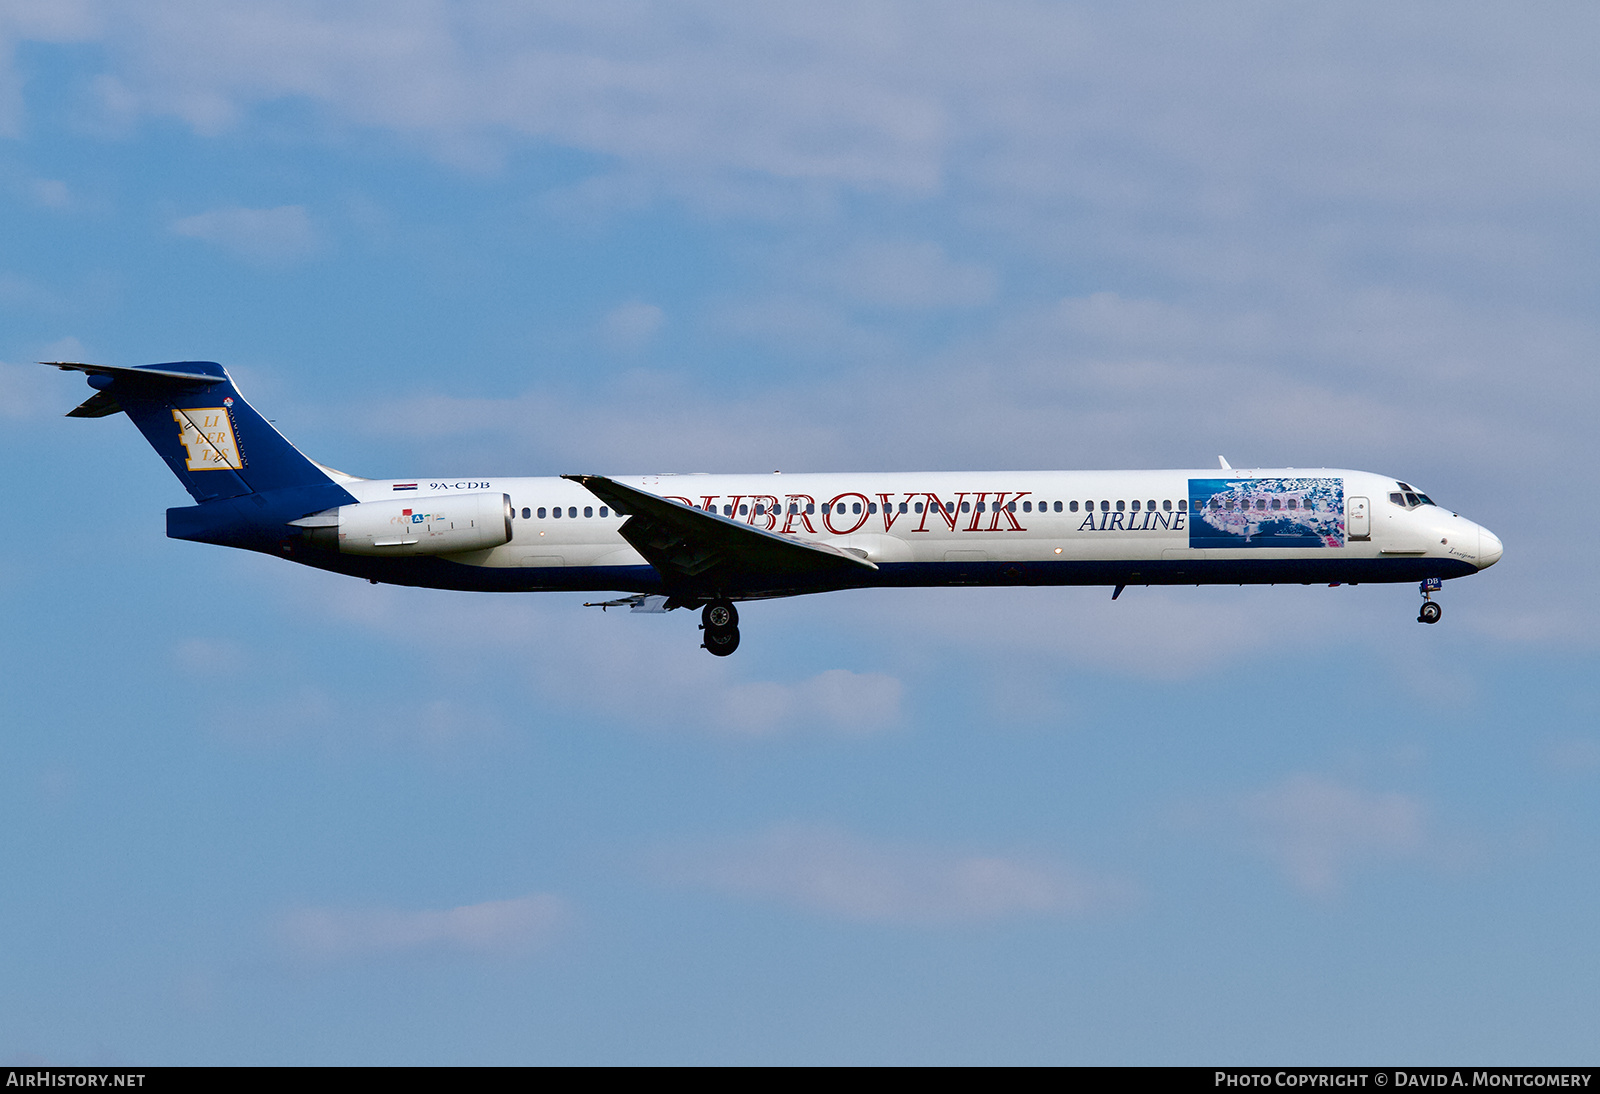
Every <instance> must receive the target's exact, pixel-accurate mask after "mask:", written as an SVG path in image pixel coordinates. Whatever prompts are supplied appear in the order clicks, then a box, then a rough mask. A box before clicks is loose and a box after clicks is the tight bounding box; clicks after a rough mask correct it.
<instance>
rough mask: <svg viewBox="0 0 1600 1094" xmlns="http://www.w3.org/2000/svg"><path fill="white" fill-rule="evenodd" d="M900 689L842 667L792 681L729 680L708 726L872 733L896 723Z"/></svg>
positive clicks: (756, 731)
mask: <svg viewBox="0 0 1600 1094" xmlns="http://www.w3.org/2000/svg"><path fill="white" fill-rule="evenodd" d="M902 691H903V689H902V687H901V685H900V681H899V680H898V679H896V678H895V677H893V676H886V675H884V674H882V673H874V672H850V671H849V670H847V669H829V670H827V671H826V672H822V673H819V674H818V675H816V676H813V677H811V678H810V679H807V680H801V681H799V682H797V683H793V684H781V683H775V682H773V681H757V682H750V683H742V684H732V685H730V686H727V687H725V688H722V689H720V694H719V695H718V701H717V704H716V706H715V707H714V708H713V710H714V712H715V713H714V715H713V725H715V726H716V727H717V728H719V729H723V730H726V731H729V732H732V733H735V734H750V735H754V736H764V735H768V734H773V733H780V732H785V731H787V732H807V731H816V730H821V731H823V732H825V733H840V734H845V735H855V734H862V733H873V732H878V731H881V730H884V729H887V728H889V727H892V726H894V725H895V724H897V723H898V722H899V721H900V716H901V715H900V701H901V693H902Z"/></svg>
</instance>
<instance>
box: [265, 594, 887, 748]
mask: <svg viewBox="0 0 1600 1094" xmlns="http://www.w3.org/2000/svg"><path fill="white" fill-rule="evenodd" d="M271 580H272V582H273V585H274V587H277V588H279V589H281V588H282V586H283V582H284V581H285V580H288V581H289V582H291V583H292V586H293V589H294V591H293V593H292V603H293V605H294V608H293V610H294V611H295V612H297V613H309V615H310V616H312V617H315V618H318V619H322V620H324V621H326V622H327V623H328V624H329V625H335V626H338V625H343V626H356V627H359V628H361V629H363V630H365V631H368V632H370V633H371V634H373V635H375V636H378V637H381V638H385V639H388V640H394V641H399V642H401V643H404V644H407V645H410V646H412V647H414V648H415V649H417V650H420V651H425V652H426V653H427V655H428V656H427V658H426V660H427V664H428V665H429V668H430V672H431V674H432V676H431V678H430V679H429V680H427V681H418V682H417V685H416V688H415V689H414V690H415V691H416V692H417V694H418V697H417V698H416V699H413V700H408V701H406V702H405V703H404V704H397V703H394V702H389V701H380V702H378V703H377V704H376V705H374V704H373V703H370V702H368V703H365V704H364V705H358V706H350V705H348V704H344V703H339V702H335V701H333V700H331V699H330V698H328V697H327V696H326V695H324V694H323V693H322V692H320V691H314V690H313V691H307V692H304V693H302V694H301V695H300V696H298V697H296V698H293V699H292V700H288V701H286V703H279V704H277V705H276V706H274V707H273V709H271V710H270V711H267V712H263V713H262V715H261V716H260V721H261V724H262V725H263V726H264V727H267V728H265V729H264V730H263V731H262V733H261V735H263V736H272V735H274V734H273V733H272V732H271V727H276V726H283V725H289V726H294V727H297V731H305V730H310V731H315V732H319V733H320V732H339V733H341V734H344V733H348V732H349V731H350V728H351V727H371V729H370V730H363V732H368V733H369V735H376V736H386V737H394V738H399V739H403V740H414V741H416V742H418V743H421V744H424V745H427V746H429V747H432V748H435V749H447V750H460V749H461V748H463V747H477V745H478V743H479V742H482V741H485V740H490V739H495V738H498V737H500V736H501V735H502V734H504V733H505V732H506V731H507V718H506V717H504V716H501V715H497V714H496V713H495V712H494V708H492V707H489V706H485V705H484V704H483V703H482V702H480V701H478V700H476V699H475V698H473V696H475V695H476V694H477V693H476V692H475V691H474V690H473V689H472V688H471V687H470V686H469V685H468V684H467V683H466V682H467V681H471V680H476V679H478V678H479V677H480V675H481V673H482V671H483V665H484V659H485V656H486V655H488V656H490V657H491V658H492V659H493V660H492V664H494V665H497V666H498V665H500V664H502V663H503V661H502V659H504V658H511V659H513V660H515V661H516V663H517V664H518V666H519V669H518V673H517V680H518V682H519V687H522V688H528V689H532V690H533V691H534V692H536V693H537V694H539V695H540V696H541V697H542V699H541V703H540V705H539V709H541V710H546V711H551V712H555V711H569V710H573V709H579V710H582V711H584V712H585V713H586V714H588V715H601V716H605V717H612V718H617V719H620V720H623V721H625V722H627V723H628V724H630V725H633V726H637V727H639V728H641V729H643V730H645V731H650V732H676V733H695V734H707V735H710V736H713V737H721V738H724V739H727V740H730V741H737V740H751V741H754V740H763V739H774V738H792V737H815V736H824V737H843V738H851V737H860V736H864V735H869V734H876V733H884V732H891V731H894V730H897V729H899V728H901V727H902V726H903V724H904V720H905V712H904V709H903V702H904V692H905V689H904V686H903V685H902V683H901V681H900V680H899V679H898V678H897V677H895V676H893V675H889V674H885V673H881V672H855V671H851V670H848V669H842V668H837V669H827V670H823V671H821V672H818V673H815V674H813V675H810V676H802V677H800V678H798V679H779V680H759V679H758V680H752V679H748V678H744V673H745V672H748V668H749V660H750V659H749V657H748V656H745V657H744V658H743V660H741V656H740V655H735V656H734V657H732V658H728V659H726V660H725V659H722V658H715V657H711V656H710V655H708V654H707V653H706V652H705V651H704V650H701V649H699V648H698V645H699V633H700V632H699V630H698V629H697V628H698V624H699V622H700V617H699V613H698V612H695V611H688V610H680V611H675V612H670V613H667V614H665V615H651V614H642V615H636V614H633V613H630V612H628V611H627V610H626V609H624V610H620V611H616V610H613V611H609V612H601V611H598V610H596V609H593V608H582V607H580V606H579V605H578V603H577V600H576V598H574V597H571V596H561V595H556V594H551V595H549V596H542V597H541V596H516V597H513V596H497V597H464V596H460V595H459V594H453V593H448V592H445V593H439V592H432V591H428V590H414V589H402V588H397V587H394V586H371V585H368V584H366V583H365V582H361V583H357V582H353V581H349V580H347V579H339V578H335V577H331V576H329V575H325V574H309V573H303V572H293V573H292V574H291V575H290V576H288V577H287V578H286V576H285V574H284V573H283V572H281V571H279V572H277V573H275V574H273V575H272V577H271ZM750 610H757V611H759V606H758V607H756V608H752V609H750ZM418 613H422V614H423V615H425V616H426V618H427V619H428V626H427V627H424V628H416V627H410V626H407V625H406V621H407V620H411V619H415V618H417V617H418ZM745 622H746V624H747V626H746V628H745V632H746V633H745V639H746V641H747V642H757V643H759V642H761V641H762V640H763V639H762V636H761V634H760V633H759V627H760V626H761V624H760V623H759V622H757V623H756V624H755V629H752V628H751V627H750V626H749V625H748V624H750V623H751V621H750V620H748V619H747V620H746V621H745ZM496 671H498V670H496ZM496 678H497V679H500V680H502V682H503V678H501V677H496ZM619 680H623V681H626V682H627V685H626V686H625V687H619V686H618V681H619ZM435 693H436V694H437V695H438V696H439V697H438V698H430V696H432V695H434V694H435ZM462 696H466V697H465V698H462ZM280 708H282V709H280ZM641 711H645V712H647V713H648V717H645V718H641V717H640V714H641ZM253 724H254V723H253V721H252V720H251V719H243V720H239V721H238V724H237V725H236V726H235V728H238V727H239V726H243V727H246V728H248V727H249V726H250V725H253Z"/></svg>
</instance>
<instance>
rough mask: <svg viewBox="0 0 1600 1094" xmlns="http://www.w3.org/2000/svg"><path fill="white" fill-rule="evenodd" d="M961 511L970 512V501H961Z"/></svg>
mask: <svg viewBox="0 0 1600 1094" xmlns="http://www.w3.org/2000/svg"><path fill="white" fill-rule="evenodd" d="M961 511H962V512H963V513H970V512H972V503H971V502H969V501H964V502H962V503H961Z"/></svg>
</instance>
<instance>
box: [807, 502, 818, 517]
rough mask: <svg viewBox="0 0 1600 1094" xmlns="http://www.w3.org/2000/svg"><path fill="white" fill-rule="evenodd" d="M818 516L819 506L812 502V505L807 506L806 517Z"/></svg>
mask: <svg viewBox="0 0 1600 1094" xmlns="http://www.w3.org/2000/svg"><path fill="white" fill-rule="evenodd" d="M816 515H817V505H816V503H815V502H812V503H810V504H809V505H807V506H806V516H808V517H814V516H816Z"/></svg>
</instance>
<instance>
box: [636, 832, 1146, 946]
mask: <svg viewBox="0 0 1600 1094" xmlns="http://www.w3.org/2000/svg"><path fill="white" fill-rule="evenodd" d="M654 866H655V869H656V871H657V874H658V876H660V877H661V878H662V879H663V880H665V881H669V882H672V883H675V884H679V885H686V886H694V887H699V888H707V889H713V890H717V891H721V892H728V893H733V894H735V895H740V896H750V897H756V898H762V899H769V900H775V901H778V902H780V903H783V904H789V905H793V906H797V907H800V908H803V909H805V910H807V911H812V912H817V913H820V914H822V915H825V916H829V917H832V918H838V919H846V920H855V921H859V922H881V923H914V924H958V923H982V922H989V921H993V920H999V919H1007V918H1012V917H1017V916H1060V915H1073V914H1081V913H1084V912H1089V911H1094V910H1098V909H1101V908H1104V907H1106V906H1108V905H1113V904H1119V903H1123V902H1125V901H1126V900H1127V899H1128V896H1129V891H1128V889H1127V887H1126V886H1125V885H1123V884H1121V883H1119V882H1113V881H1107V880H1103V879H1098V878H1091V877H1088V876H1086V875H1084V874H1081V873H1079V872H1077V871H1074V870H1071V869H1069V868H1067V867H1065V866H1063V865H1061V864H1060V863H1056V862H1053V861H1050V860H1048V859H1041V858H1035V857H1030V856H1020V855H1010V854H997V853H975V852H968V851H961V850H951V849H947V848H929V847H917V846H904V845H898V844H889V843H873V842H869V841H866V840H863V839H860V838H859V837H856V836H853V835H851V834H849V833H848V832H845V831H842V830H840V829H837V828H831V827H815V826H803V825H784V826H780V827H778V828H774V829H772V830H770V831H768V832H765V833H762V834H760V835H757V836H754V837H750V838H747V839H740V840H729V841H725V842H721V843H716V844H711V845H705V846H699V847H690V848H679V849H674V850H669V851H663V852H661V853H659V854H658V855H657V856H656V858H655V860H654Z"/></svg>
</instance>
